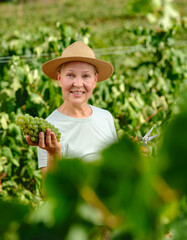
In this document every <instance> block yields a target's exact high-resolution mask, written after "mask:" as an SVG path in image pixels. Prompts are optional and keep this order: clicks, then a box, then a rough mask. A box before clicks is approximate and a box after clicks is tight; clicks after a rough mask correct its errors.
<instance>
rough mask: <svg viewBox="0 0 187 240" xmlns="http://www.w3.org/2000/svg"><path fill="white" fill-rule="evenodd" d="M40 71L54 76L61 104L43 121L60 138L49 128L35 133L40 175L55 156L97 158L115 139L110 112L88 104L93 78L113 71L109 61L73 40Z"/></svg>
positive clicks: (107, 74)
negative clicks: (37, 139)
mask: <svg viewBox="0 0 187 240" xmlns="http://www.w3.org/2000/svg"><path fill="white" fill-rule="evenodd" d="M42 70H43V72H44V73H45V74H46V75H47V76H48V77H50V78H52V79H56V80H58V82H59V86H60V87H61V89H62V95H63V104H62V105H61V106H60V107H59V108H57V109H56V110H54V111H53V112H52V113H51V114H50V115H49V116H48V117H47V119H46V120H47V121H48V122H50V123H52V124H53V125H55V127H56V128H58V129H59V131H60V132H61V140H60V142H58V141H57V139H56V136H55V134H54V133H53V132H51V130H50V129H47V132H46V137H45V138H44V133H43V132H41V133H40V134H39V143H38V144H37V145H36V144H34V143H33V142H31V139H30V137H29V136H26V140H27V142H28V143H29V144H30V145H32V146H38V148H37V149H38V162H39V168H41V170H42V175H44V174H45V172H46V170H47V169H48V168H50V167H51V166H52V165H53V162H54V159H55V157H56V156H63V157H65V158H72V157H77V158H81V159H83V160H85V161H92V160H94V159H97V158H98V154H99V152H100V151H101V150H102V149H103V148H105V147H106V146H108V145H109V144H111V143H113V142H115V141H117V134H116V130H115V126H114V121H113V117H112V115H111V114H110V113H109V112H108V111H107V110H103V109H100V108H98V107H94V106H91V105H89V104H88V99H89V98H90V96H91V94H92V92H93V90H94V88H95V86H96V83H97V82H100V81H103V80H105V79H107V78H109V77H110V76H111V75H112V73H113V67H112V65H111V64H110V63H108V62H106V61H103V60H100V59H96V57H95V54H94V52H93V50H92V49H91V48H89V47H88V46H87V45H86V44H85V43H83V42H81V41H77V42H75V43H73V44H71V45H70V46H68V47H67V48H66V49H65V50H64V51H63V53H62V55H61V57H59V58H57V59H53V60H51V61H48V62H46V63H44V64H43V66H42Z"/></svg>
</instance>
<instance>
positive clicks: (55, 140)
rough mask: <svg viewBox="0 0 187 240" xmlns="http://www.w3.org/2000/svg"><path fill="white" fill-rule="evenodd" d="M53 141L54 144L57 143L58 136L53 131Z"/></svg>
mask: <svg viewBox="0 0 187 240" xmlns="http://www.w3.org/2000/svg"><path fill="white" fill-rule="evenodd" d="M51 142H52V143H53V144H56V143H57V138H56V135H55V133H54V132H51Z"/></svg>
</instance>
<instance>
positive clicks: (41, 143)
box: [38, 132, 45, 148]
mask: <svg viewBox="0 0 187 240" xmlns="http://www.w3.org/2000/svg"><path fill="white" fill-rule="evenodd" d="M44 138H45V136H44V132H40V133H39V141H38V146H39V147H40V148H45V139H44Z"/></svg>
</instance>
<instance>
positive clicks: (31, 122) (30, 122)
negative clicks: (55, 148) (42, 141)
mask: <svg viewBox="0 0 187 240" xmlns="http://www.w3.org/2000/svg"><path fill="white" fill-rule="evenodd" d="M16 123H17V124H18V125H19V126H20V127H21V129H22V131H23V134H24V135H29V136H30V137H31V141H32V142H35V143H38V140H39V136H38V135H39V133H40V132H44V134H45V133H46V130H47V128H49V129H50V130H51V131H52V132H54V133H55V135H56V138H57V141H58V142H60V137H61V133H60V132H59V130H58V128H55V126H54V125H53V124H51V123H49V122H47V121H46V120H45V119H43V118H39V117H32V116H30V115H29V114H25V115H21V114H19V115H18V116H17V117H16Z"/></svg>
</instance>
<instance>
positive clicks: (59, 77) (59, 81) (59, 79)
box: [57, 72, 62, 87]
mask: <svg viewBox="0 0 187 240" xmlns="http://www.w3.org/2000/svg"><path fill="white" fill-rule="evenodd" d="M61 79H62V76H61V74H60V73H59V72H57V80H58V84H59V86H60V87H61Z"/></svg>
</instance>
